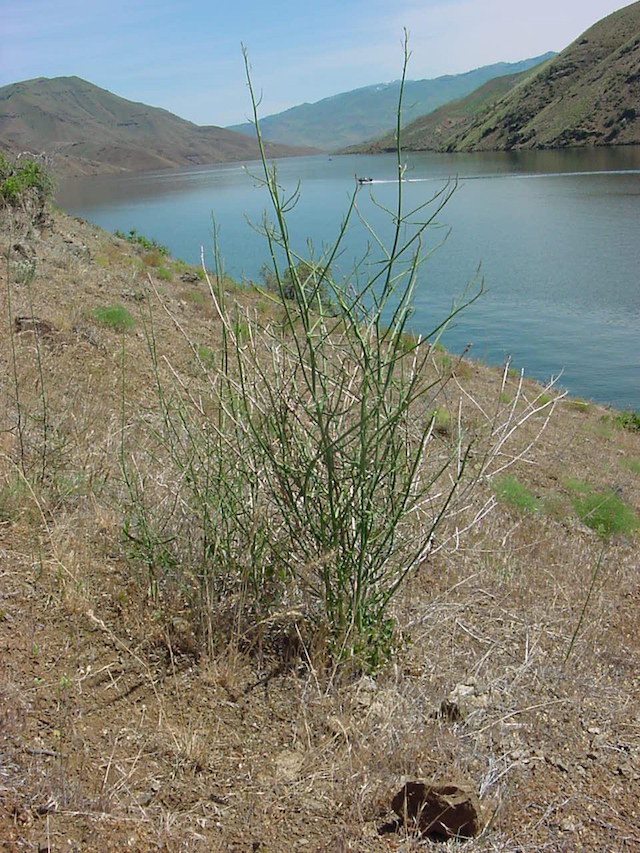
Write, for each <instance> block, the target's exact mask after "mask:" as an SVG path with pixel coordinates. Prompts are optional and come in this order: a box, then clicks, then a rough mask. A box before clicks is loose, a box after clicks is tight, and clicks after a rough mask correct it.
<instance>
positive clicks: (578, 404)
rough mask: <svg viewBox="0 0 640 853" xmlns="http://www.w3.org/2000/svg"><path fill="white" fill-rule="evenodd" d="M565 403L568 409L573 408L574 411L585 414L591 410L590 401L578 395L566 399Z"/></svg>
mask: <svg viewBox="0 0 640 853" xmlns="http://www.w3.org/2000/svg"><path fill="white" fill-rule="evenodd" d="M565 405H566V406H567V407H568V408H569V409H574V410H575V411H576V412H583V413H584V414H587V412H589V411H591V403H589V401H588V400H583V399H581V398H580V397H573V398H571V399H569V400H567V401H566V403H565Z"/></svg>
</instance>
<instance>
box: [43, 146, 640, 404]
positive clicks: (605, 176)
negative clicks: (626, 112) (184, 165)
mask: <svg viewBox="0 0 640 853" xmlns="http://www.w3.org/2000/svg"><path fill="white" fill-rule="evenodd" d="M409 163H410V169H409V171H408V172H407V177H408V178H409V180H408V182H406V183H405V184H404V185H403V186H404V192H405V198H406V203H407V207H408V208H410V207H414V206H416V205H418V204H420V203H422V202H423V201H426V200H427V199H428V198H430V197H431V196H432V195H433V194H434V192H436V191H437V190H438V189H440V188H441V187H442V186H443V183H444V181H445V180H446V179H447V178H449V177H451V176H454V177H455V176H456V175H457V176H459V179H460V181H459V186H458V189H457V191H456V192H455V194H454V196H453V198H452V199H451V201H450V202H449V204H448V205H447V206H446V207H445V209H444V210H442V212H441V213H440V214H439V216H438V217H437V227H434V228H432V229H430V232H429V235H428V237H427V240H426V244H427V245H426V247H427V248H428V247H430V246H433V245H435V244H437V243H438V242H440V241H441V239H442V238H443V236H444V235H445V234H446V233H447V231H448V229H451V232H450V235H449V237H448V240H447V241H446V244H445V245H444V246H443V247H442V248H440V249H438V251H436V252H435V253H434V254H433V255H432V256H431V257H430V258H429V260H428V261H427V262H426V263H425V264H424V266H423V267H422V271H421V274H420V281H419V286H418V290H417V297H416V311H415V315H414V318H413V328H414V330H415V331H416V332H423V333H425V332H428V331H429V330H430V329H432V328H433V327H434V326H435V325H437V323H438V322H439V321H440V320H441V318H442V317H443V316H444V313H445V312H446V311H447V308H448V307H449V306H450V305H451V301H452V299H454V298H455V297H456V296H457V295H458V294H460V293H461V291H462V290H463V289H464V287H465V284H466V283H467V282H468V281H469V279H471V278H473V276H474V275H475V273H476V270H477V267H478V264H480V263H481V264H482V275H483V276H484V278H485V282H486V293H485V295H484V296H483V297H482V299H481V300H480V301H479V302H476V304H475V305H473V306H472V307H471V308H470V309H469V310H468V311H467V312H466V313H465V314H463V315H461V316H460V317H459V318H457V321H456V324H455V326H454V327H453V328H452V329H450V330H449V331H448V332H447V333H446V336H445V338H444V343H445V344H446V345H447V346H448V347H449V348H450V349H452V350H454V351H461V350H462V348H463V347H465V346H466V345H467V344H472V349H471V354H472V356H475V357H477V358H482V359H485V360H486V361H488V362H490V363H502V362H503V360H504V358H505V357H506V356H508V355H510V356H511V357H512V360H513V363H514V365H516V366H518V367H521V366H522V367H524V368H525V369H526V372H527V374H528V375H531V376H534V377H536V378H538V379H541V380H545V379H547V378H549V377H550V376H551V375H557V374H558V373H559V372H560V371H561V370H563V371H564V373H563V376H562V379H561V384H562V386H563V387H565V388H567V389H569V391H570V392H571V393H572V394H575V395H580V396H585V397H590V398H593V399H595V400H598V401H600V402H604V403H612V404H613V405H615V406H618V407H631V408H634V409H640V228H639V226H640V147H635V148H626V149H619V150H615V149H613V150H604V149H603V150H595V151H554V152H551V151H547V152H526V153H499V154H461V155H443V154H438V155H435V154H420V155H413V156H412V157H411V158H410V161H409ZM248 166H249V169H250V170H251V169H255V170H257V165H256V164H248ZM278 170H279V176H280V180H281V183H282V184H283V185H284V186H285V187H287V188H290V189H293V188H295V186H296V183H297V181H298V180H300V181H301V182H302V193H301V198H300V201H299V203H298V204H297V206H296V208H295V209H294V210H293V212H292V213H291V214H290V219H289V227H290V232H291V236H292V239H293V242H294V246H295V247H296V248H297V250H298V251H300V252H301V253H304V252H305V245H306V241H307V239H311V240H312V242H313V245H314V246H315V247H316V249H319V248H321V247H322V246H323V245H326V244H327V242H328V241H330V240H331V239H332V238H333V237H334V236H335V235H336V233H337V230H338V228H339V225H340V222H341V219H342V217H343V215H344V213H345V212H346V209H347V204H348V196H349V193H350V192H351V191H352V189H353V186H354V175H355V174H358V175H366V176H371V177H373V178H374V180H375V182H374V184H373V185H371V187H365V188H363V189H362V190H360V192H359V196H358V202H359V206H360V209H361V212H362V214H363V216H364V217H366V219H367V220H368V221H369V222H370V223H371V224H372V225H373V226H374V227H375V229H376V230H377V231H378V232H379V233H380V234H381V235H382V236H383V237H388V235H389V234H390V227H389V222H388V216H387V215H386V214H384V213H383V212H382V211H381V210H380V208H379V207H376V205H375V204H374V203H373V201H372V199H371V197H370V191H372V192H373V194H374V196H375V199H376V200H377V201H378V202H379V203H380V204H381V205H385V206H391V207H392V206H393V205H394V200H395V198H396V193H397V184H396V183H395V182H394V177H395V174H396V167H395V162H394V158H393V156H391V155H389V156H387V155H382V156H377V157H371V156H356V155H353V156H348V157H334V158H333V159H332V160H329V159H328V157H327V156H326V155H323V156H317V157H307V158H292V159H289V160H282V161H280V162H279V164H278ZM57 203H58V204H59V205H60V206H61V207H62V208H63V209H65V210H66V211H68V212H70V213H73V214H77V215H79V216H83V217H86V218H87V219H89V220H91V221H93V222H95V223H97V224H98V225H101V226H102V227H104V228H107V229H110V230H114V229H120V230H123V231H128V230H129V229H130V228H137V229H138V231H139V232H140V233H142V234H144V235H145V236H148V237H153V238H155V239H157V240H158V241H159V242H161V243H164V244H166V245H168V246H169V247H170V249H171V251H172V253H173V254H174V255H176V256H178V257H182V258H184V259H185V260H188V261H193V262H196V261H198V259H199V255H200V246H201V245H203V246H204V248H205V254H207V256H208V257H209V260H210V261H211V242H212V238H211V214H212V213H213V214H214V215H215V218H216V221H217V222H218V225H219V237H220V244H221V251H222V254H223V257H224V261H225V268H226V270H227V272H228V273H229V274H230V275H233V276H234V277H237V278H243V277H244V278H248V279H255V278H256V277H257V274H258V270H259V268H260V266H261V264H262V263H263V262H264V261H265V260H267V257H268V252H267V246H266V242H265V239H264V238H263V237H261V236H260V235H259V234H257V233H256V232H255V231H254V230H253V229H252V228H251V227H250V225H249V224H248V223H247V218H248V219H249V220H250V222H253V223H254V224H255V223H259V222H260V221H261V219H262V215H263V212H264V210H265V209H266V207H267V204H268V200H267V197H266V193H265V191H264V189H262V188H260V187H259V186H258V185H257V183H256V181H255V180H252V178H251V177H250V176H249V175H248V174H247V173H246V171H245V170H244V169H243V168H242V166H240V165H238V164H229V165H220V166H212V167H206V168H205V167H197V168H192V169H187V170H175V171H170V172H156V173H145V174H142V175H133V176H127V177H119V176H118V177H108V178H84V179H75V180H73V181H68V182H67V183H66V184H64V185H63V186H62V187H61V188H60V191H59V193H58V198H57ZM367 242H368V236H367V233H366V231H365V229H364V228H363V227H362V226H361V225H360V224H359V223H358V222H357V221H356V220H354V222H353V224H352V225H351V226H350V228H349V230H348V232H347V238H346V242H345V249H344V253H343V254H342V256H341V257H340V260H339V262H338V264H337V266H338V267H339V269H340V270H341V271H342V272H343V273H347V272H348V271H349V269H350V267H351V265H352V262H353V260H354V259H355V258H356V257H358V256H359V255H361V254H362V253H363V252H364V251H365V250H366V247H367ZM373 258H374V256H373V255H372V259H373Z"/></svg>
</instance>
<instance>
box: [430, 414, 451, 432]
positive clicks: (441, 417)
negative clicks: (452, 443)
mask: <svg viewBox="0 0 640 853" xmlns="http://www.w3.org/2000/svg"><path fill="white" fill-rule="evenodd" d="M431 420H432V421H433V429H434V430H435V432H437V433H439V434H440V435H450V434H451V414H450V412H449V410H448V409H444V408H438V409H434V410H433V411H432V412H431Z"/></svg>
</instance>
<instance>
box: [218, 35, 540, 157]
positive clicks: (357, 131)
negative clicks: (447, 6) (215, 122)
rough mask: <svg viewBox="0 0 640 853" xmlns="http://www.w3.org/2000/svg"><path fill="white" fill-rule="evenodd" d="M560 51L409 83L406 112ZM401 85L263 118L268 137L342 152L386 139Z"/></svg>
mask: <svg viewBox="0 0 640 853" xmlns="http://www.w3.org/2000/svg"><path fill="white" fill-rule="evenodd" d="M551 56H555V54H554V53H552V52H551V53H546V54H542V55H541V56H537V57H532V58H530V59H524V60H522V61H521V62H511V63H509V62H496V63H493V64H492V65H485V66H482V67H480V68H475V69H472V70H471V71H466V72H464V73H462V74H445V75H442V76H440V77H436V78H433V79H426V80H408V81H407V82H406V83H405V104H406V108H405V114H406V115H407V117H408V118H409V119H413V118H417V117H418V116H420V115H423V114H425V113H428V112H430V111H431V110H432V109H435V108H437V107H439V106H441V105H442V104H443V103H446V102H448V101H451V100H454V99H456V98H459V97H462V96H464V95H466V94H468V93H469V92H472V91H473V90H475V89H476V88H477V87H478V86H480V85H482V84H483V83H485V82H486V81H487V80H490V79H494V78H495V77H499V76H503V75H505V74H512V73H516V72H519V71H523V70H527V69H528V68H532V67H535V66H536V65H538V64H540V62H544V61H546V59H548V58H549V57H551ZM399 89H400V81H399V80H392V81H390V82H388V83H374V84H371V85H369V86H362V87H360V88H358V89H352V90H350V91H348V92H339V93H337V94H335V95H330V96H329V97H327V98H322V99H321V100H319V101H315V102H314V103H303V104H298V105H296V106H294V107H290V108H289V109H287V110H284V111H282V112H280V113H275V114H274V115H270V116H265V117H264V118H262V119H261V120H260V127H261V130H262V134H263V137H264V138H265V139H268V140H271V141H274V142H275V141H278V142H281V141H283V140H286V141H287V142H288V143H290V144H296V145H303V144H304V145H310V144H311V145H313V146H315V147H318V148H323V149H325V150H336V149H338V148H342V147H345V146H347V145H353V144H357V143H359V142H364V141H367V140H369V139H373V138H374V137H376V136H380V135H382V134H383V133H384V132H386V131H388V130H389V129H390V128H392V127H393V125H394V123H395V113H396V109H397V102H398V95H399ZM228 129H229V130H234V131H237V132H239V133H245V134H249V135H250V134H252V133H253V132H254V130H253V124H252V123H251V122H243V123H240V124H234V125H230V126H229V127H228Z"/></svg>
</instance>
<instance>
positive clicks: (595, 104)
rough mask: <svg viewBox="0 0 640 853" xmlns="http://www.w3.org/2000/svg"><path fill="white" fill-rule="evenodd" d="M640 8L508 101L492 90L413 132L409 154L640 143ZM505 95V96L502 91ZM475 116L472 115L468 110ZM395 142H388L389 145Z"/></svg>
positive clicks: (613, 21)
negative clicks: (494, 95) (426, 150)
mask: <svg viewBox="0 0 640 853" xmlns="http://www.w3.org/2000/svg"><path fill="white" fill-rule="evenodd" d="M638 68H640V3H632V4H631V5H630V6H627V7H626V8H624V9H621V10H620V11H618V12H615V13H614V14H612V15H609V16H608V17H607V18H604V19H603V20H601V21H599V22H598V23H597V24H595V26H593V27H591V28H590V29H589V30H587V31H586V32H585V33H583V34H582V35H581V36H580V37H579V38H578V39H576V41H575V42H573V44H571V45H569V47H567V48H566V49H565V50H563V51H562V53H560V54H559V55H558V56H557V57H555V59H552V60H551V61H550V62H548V63H546V64H545V65H544V66H542V67H541V68H540V69H537V70H534V71H533V72H531V73H530V74H529V75H528V76H527V77H526V78H525V79H521V80H520V81H518V80H515V81H514V83H515V85H514V86H513V88H512V89H510V90H509V91H508V92H507V93H506V94H504V96H503V97H502V98H499V99H497V100H496V99H493V100H494V101H495V102H493V103H491V101H492V95H491V93H490V91H489V90H486V89H485V90H480V92H479V93H478V100H479V104H478V109H477V111H474V109H473V102H472V101H468V102H461V103H460V104H459V105H456V108H454V109H453V110H452V113H451V115H448V114H447V113H446V112H445V113H438V114H434V115H432V116H428V117H426V118H425V119H423V120H420V121H419V122H416V123H415V124H414V125H411V124H410V125H409V126H408V127H407V128H406V131H405V133H406V136H405V145H406V147H407V148H408V149H416V150H420V149H424V148H432V147H433V148H435V149H436V150H448V151H485V150H503V149H504V150H511V149H519V148H565V147H582V146H588V145H634V144H640V73H638ZM496 94H497V95H499V94H500V93H499V92H496ZM467 111H468V112H469V113H470V114H469V115H464V113H465V112H467ZM388 143H389V140H386V144H388Z"/></svg>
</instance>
